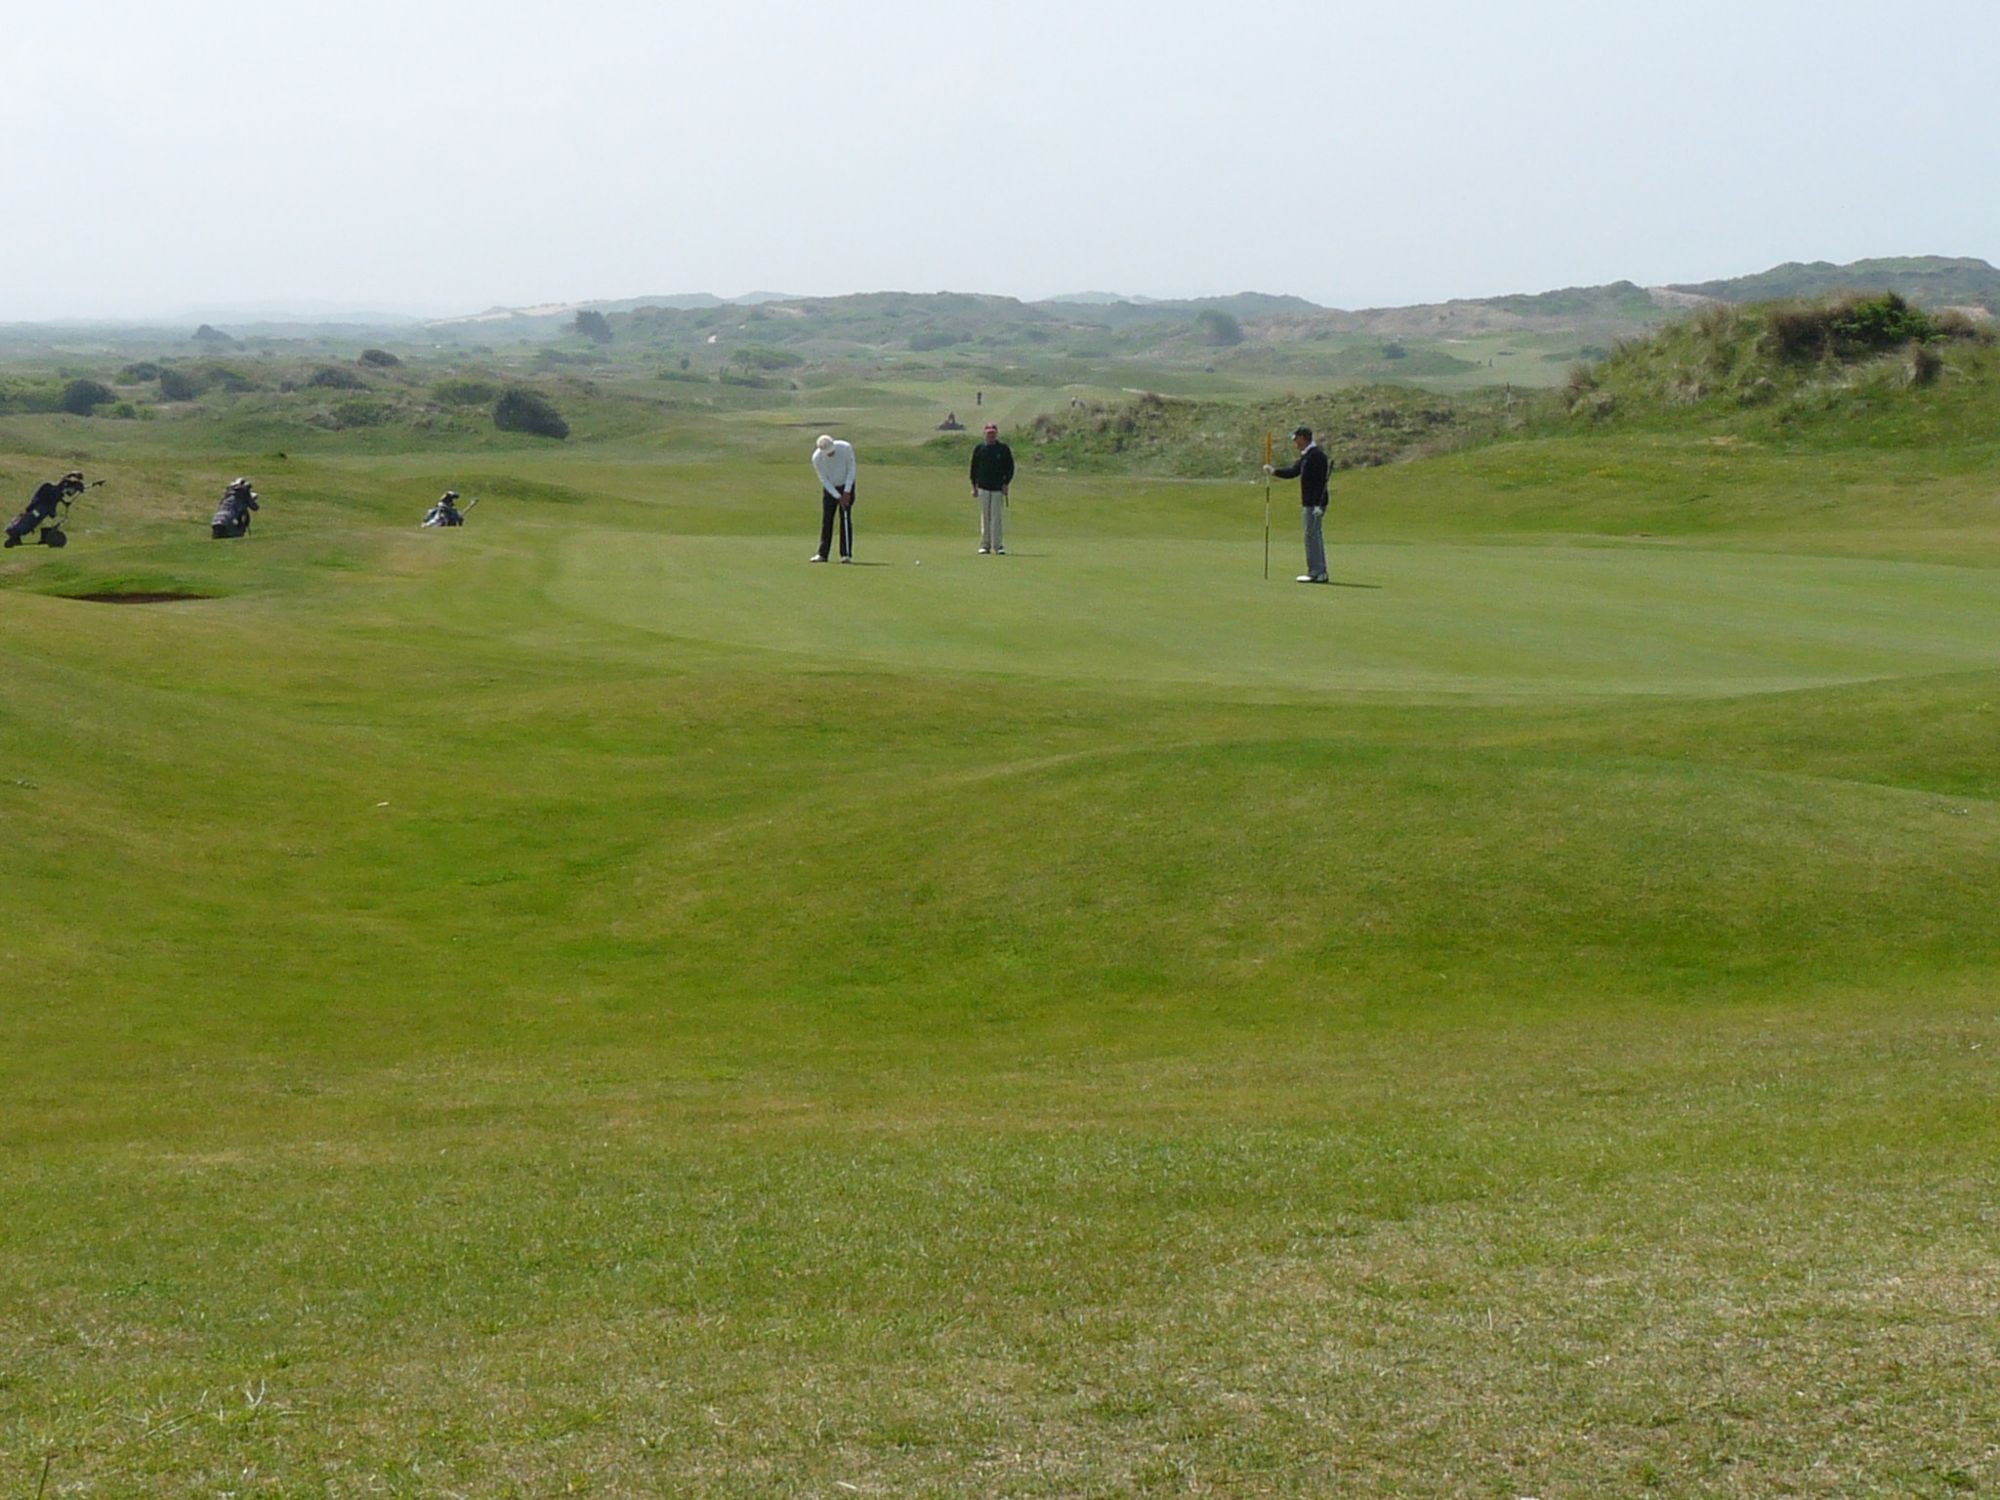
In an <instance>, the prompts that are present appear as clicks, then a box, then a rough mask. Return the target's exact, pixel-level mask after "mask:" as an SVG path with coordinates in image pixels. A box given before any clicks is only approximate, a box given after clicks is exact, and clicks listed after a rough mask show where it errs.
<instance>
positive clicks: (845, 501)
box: [809, 432, 855, 563]
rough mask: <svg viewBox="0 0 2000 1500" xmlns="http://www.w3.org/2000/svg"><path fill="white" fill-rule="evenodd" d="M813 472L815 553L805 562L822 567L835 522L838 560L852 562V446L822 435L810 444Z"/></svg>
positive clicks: (831, 540) (829, 546) (853, 467)
mask: <svg viewBox="0 0 2000 1500" xmlns="http://www.w3.org/2000/svg"><path fill="white" fill-rule="evenodd" d="M812 466H813V472H814V473H815V474H817V475H818V476H819V509H820V521H819V551H817V552H815V553H814V554H813V555H812V557H811V558H810V559H809V560H810V561H812V562H816V563H823V562H825V561H826V559H827V555H828V553H829V551H830V549H831V548H832V546H833V529H834V524H835V522H838V523H839V525H840V560H841V561H842V562H844V563H851V562H853V561H854V479H855V465H854V446H853V444H851V443H848V442H845V441H843V440H842V439H840V438H837V437H834V436H832V435H831V434H830V433H824V432H822V433H821V434H820V435H819V437H818V439H817V440H816V441H815V442H814V443H813V452H812Z"/></svg>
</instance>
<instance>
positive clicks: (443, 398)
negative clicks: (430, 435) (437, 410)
mask: <svg viewBox="0 0 2000 1500" xmlns="http://www.w3.org/2000/svg"><path fill="white" fill-rule="evenodd" d="M431 399H432V400H433V401H435V402H437V403H438V404H439V405H441V406H485V405H486V404H487V403H489V402H492V401H497V400H499V399H500V387H499V386H498V385H496V384H495V383H494V382H492V381H490V380H479V379H475V378H473V377H472V376H467V375H460V376H456V377H454V378H453V379H450V380H440V381H439V382H438V383H437V384H436V385H434V386H432V387H431Z"/></svg>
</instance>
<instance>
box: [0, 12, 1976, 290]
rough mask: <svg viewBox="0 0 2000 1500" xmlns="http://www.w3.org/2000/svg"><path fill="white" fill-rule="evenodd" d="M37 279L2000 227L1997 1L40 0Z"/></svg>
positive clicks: (378, 282)
mask: <svg viewBox="0 0 2000 1500" xmlns="http://www.w3.org/2000/svg"><path fill="white" fill-rule="evenodd" d="M0 55H4V56H6V58H7V60H8V62H9V63H10V64H11V66H9V67H7V68H6V70H5V74H6V77H5V87H4V88H0V205H4V210H5V212H4V222H0V321H6V320H22V319H32V318H47V317H64V316H91V317H95V316H132V315H153V314H177V313H185V312H190V311H196V310H199V309H203V308H217V307H230V308H240V307H242V306H245V305H253V304H276V305H285V306H290V307H298V308H308V309H328V308H370V309H384V310H401V311H413V312H435V313H452V312H469V311H476V310H479V309H481V308H484V307H487V306H490V305H494V304H505V305H523V304H534V303H543V302H566V301H573V300H583V299H590V298H616V297H627V296H636V295H642V294H648V293H651V294H660V293H672V292H689V291H712V292H716V293H719V294H722V295H725V296H727V295H733V294H737V293H741V292H745V291H751V290H760V289H768V290H777V291H785V292H794V293H800V294H815V295H827V294H834V293H840V292H852V291H879V290H904V291H939V290H953V291H982V292H999V293H1005V294H1009V295H1014V296H1021V297H1030V298H1032V297H1042V296H1049V295H1052V294H1057V293H1062V292H1073V291H1081V290H1086V289H1106V290H1114V291H1119V292H1124V293H1138V294H1143V295H1151V296H1187V295H1200V294H1206V293H1217V292H1232V291H1241V290H1258V291H1268V292H1292V293H1296V294H1298V295H1300V296H1304V297H1309V298H1311V299H1312V300H1314V301H1316V302H1321V303H1325V304H1328V305H1331V306H1339V307H1365V306H1385V305H1397V304H1405V303H1411V302H1422V301H1435V300H1442V299H1445V298H1449V297H1463V296H1482V295H1491V294H1496V293H1504V292H1532V291H1545V290H1549V289H1551V288H1555V287H1561V286H1572V285H1587V284H1593V283H1599V282H1605V281H1614V280H1618V279H1621V278H1624V279H1630V280H1634V281H1638V282H1641V283H1643V284H1656V283H1659V282H1665V281H1693V280H1703V279H1707V278H1710V277H1716V276H1729V275H1737V274H1742V273H1747V272H1751V271H1757V270H1762V269H1765V268H1766V267H1769V266H1771V265H1774V264H1776V263H1778V262H1780V261H1786V260H1834V261H1846V260H1852V259H1856V258H1858V257H1861V256H1871V255H1917V254H1941V255H1974V256H1980V257H1983V258H1985V259H1988V260H1993V261H2000V194H1996V193H1995V192H1994V190H1993V186H1992V176H1993V170H1994V162H1995V158H1996V156H2000V150H1997V149H1996V148H2000V125H1996V121H2000V109H1996V108H1995V106H1994V103H1993V100H1992V97H1991V93H1992V91H1991V87H1990V79H1991V71H1992V63H1993V61H1994V60H1995V59H1996V58H2000V4H1995V3H1994V0H1934V3H1932V4H1929V5H1924V6H1914V5H1910V4H1908V3H1901V4H1887V3H1877V0H1810V3H1808V0H1729V3H1719V0H1675V3H1671V4H1656V3H1651V0H1627V3H1620V0H1515V3H1507V0H1432V3H1428V4H1427V3H1423V0H1406V3H1404V4H1402V5H1390V4H1384V3H1382V0H1367V3H1365V4H1360V3H1346V0H1320V3H1307V0H1182V3H1181V4H1179V5H1177V6H1176V5H1162V4H1158V3H1144V4H1142V3H1137V0H1106V3H1095V0H1065V3H1052V0H1016V3H1013V4H1010V5H1004V6H1003V5H990V6H965V5H952V4H945V3H914V0H877V3H872V4H861V5H853V6H841V5H834V4H825V3H821V4H814V5H808V4H803V3H797V0H705V3H702V4H688V3H684V0H664V3H663V0H644V3H639V0H569V3H567V4H562V5H556V6H549V5H545V4H529V3H526V0H463V3H445V0H340V3H337V4H336V3H322V4H314V5H294V4H290V3H287V0H184V3H182V4H179V5H162V4H160V3H159V0H143V3H139V0H91V3H88V4H75V5H59V4H53V3H48V4H40V5H35V6H32V7H29V6H25V5H18V6H10V7H9V8H8V19H7V22H6V29H5V37H4V42H0Z"/></svg>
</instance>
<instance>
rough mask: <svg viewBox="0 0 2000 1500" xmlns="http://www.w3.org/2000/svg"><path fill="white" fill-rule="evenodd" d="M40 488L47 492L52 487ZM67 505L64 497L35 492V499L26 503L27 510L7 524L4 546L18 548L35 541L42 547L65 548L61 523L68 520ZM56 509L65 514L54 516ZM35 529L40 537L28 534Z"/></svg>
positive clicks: (66, 544) (67, 542) (67, 500)
mask: <svg viewBox="0 0 2000 1500" xmlns="http://www.w3.org/2000/svg"><path fill="white" fill-rule="evenodd" d="M42 488H43V491H47V490H49V489H51V488H52V486H48V485H44V486H43V487H42ZM69 504H70V502H69V497H68V496H66V495H54V496H52V495H47V494H44V493H41V492H37V494H36V495H35V498H34V499H32V500H30V501H29V502H28V506H27V509H25V510H23V511H22V512H21V513H20V514H19V515H18V516H16V517H14V519H13V520H11V521H9V522H8V523H7V541H6V543H5V545H6V546H9V547H18V546H20V545H22V544H23V543H24V542H28V541H36V542H40V543H41V544H42V545H43V546H44V547H67V546H68V545H69V538H68V537H67V536H65V535H64V534H63V529H62V528H63V521H64V520H66V519H68V516H67V512H68V510H69ZM58 508H60V509H61V510H62V511H63V512H65V514H64V515H63V516H60V517H59V516H58V515H57V514H56V511H57V509H58ZM37 527H39V528H40V529H41V535H39V536H35V537H30V536H29V533H30V532H32V531H34V530H35V529H36V528H37Z"/></svg>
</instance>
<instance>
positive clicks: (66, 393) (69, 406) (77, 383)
mask: <svg viewBox="0 0 2000 1500" xmlns="http://www.w3.org/2000/svg"><path fill="white" fill-rule="evenodd" d="M117 399H118V393H117V392H116V391H114V390H112V389H111V387H110V386H108V385H106V384H105V383H104V382H103V381H101V380H72V381H71V382H70V383H69V384H68V385H66V386H64V387H63V393H62V409H63V410H64V411H66V412H70V413H72V414H73V415H75V416H79V417H87V416H89V415H90V414H91V413H92V412H93V411H95V410H96V409H97V408H98V407H100V406H109V405H110V404H111V403H112V402H113V401H116V400H117Z"/></svg>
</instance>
